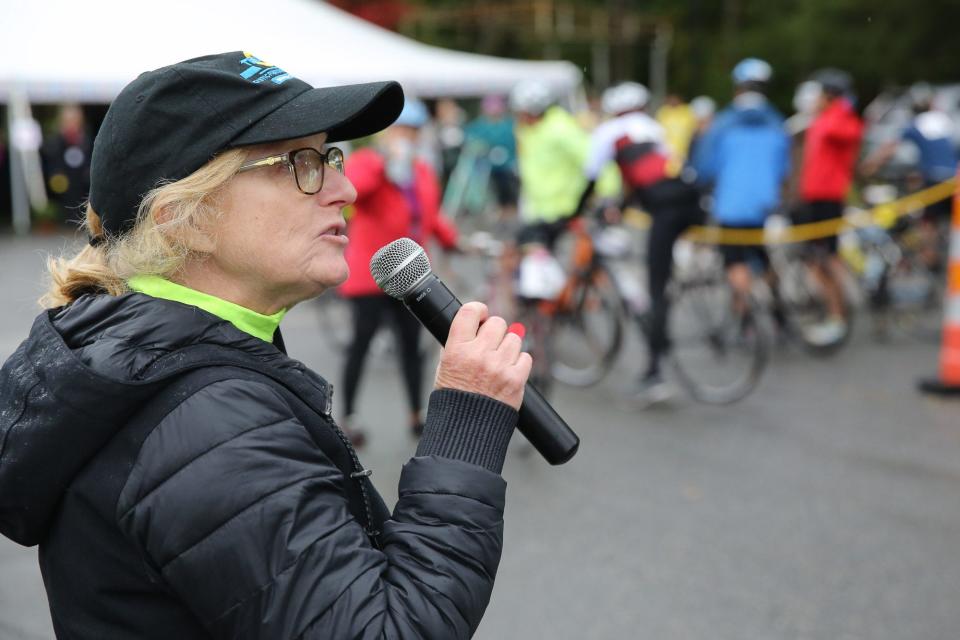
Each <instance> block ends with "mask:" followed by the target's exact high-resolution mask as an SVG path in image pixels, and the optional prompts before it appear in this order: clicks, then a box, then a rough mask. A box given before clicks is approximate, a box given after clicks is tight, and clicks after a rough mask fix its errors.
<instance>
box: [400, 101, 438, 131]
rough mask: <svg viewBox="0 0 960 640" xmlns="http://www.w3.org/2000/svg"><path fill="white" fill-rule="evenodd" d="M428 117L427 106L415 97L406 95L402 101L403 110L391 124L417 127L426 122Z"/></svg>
mask: <svg viewBox="0 0 960 640" xmlns="http://www.w3.org/2000/svg"><path fill="white" fill-rule="evenodd" d="M429 119H430V113H429V112H428V111H427V106H426V105H425V104H423V103H422V102H420V101H419V100H417V99H416V98H409V97H408V98H407V99H406V101H405V102H404V103H403V111H401V112H400V115H399V116H397V119H396V120H395V121H394V123H393V124H394V125H399V126H401V127H413V128H414V129H419V128H420V127H422V126H423V125H425V124H427V121H428V120H429Z"/></svg>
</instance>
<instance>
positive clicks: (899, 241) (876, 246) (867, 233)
mask: <svg viewBox="0 0 960 640" xmlns="http://www.w3.org/2000/svg"><path fill="white" fill-rule="evenodd" d="M855 233H856V236H855V237H856V239H857V242H858V248H859V250H860V252H861V254H862V258H861V262H862V266H861V269H860V273H861V285H862V287H863V289H864V292H865V294H866V297H867V300H868V304H869V309H870V311H871V315H872V318H873V334H874V337H875V338H876V339H877V340H886V339H888V338H889V337H890V330H891V329H893V330H894V331H895V332H898V333H900V334H902V335H905V336H908V337H910V338H913V339H918V340H923V341H928V342H934V341H937V340H939V339H940V328H941V320H942V314H941V313H940V308H941V305H942V301H943V287H944V283H943V278H942V274H941V273H939V272H938V271H937V270H936V269H935V268H932V267H931V266H930V265H929V264H927V260H926V258H925V255H924V254H925V253H926V250H925V246H924V245H925V240H924V238H923V237H922V235H921V233H920V232H919V230H918V229H917V219H916V217H914V216H906V217H903V218H900V219H899V220H898V221H897V223H896V224H894V225H893V226H892V227H891V228H889V229H886V228H884V227H883V226H881V225H878V224H872V223H871V224H868V225H864V226H860V227H857V229H856V232H855Z"/></svg>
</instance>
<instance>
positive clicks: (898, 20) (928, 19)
mask: <svg viewBox="0 0 960 640" xmlns="http://www.w3.org/2000/svg"><path fill="white" fill-rule="evenodd" d="M569 2H570V3H571V4H577V5H583V6H591V7H602V8H606V9H608V10H610V11H617V10H625V11H631V12H636V13H638V14H641V15H642V16H644V17H645V18H648V19H657V18H661V19H666V20H668V21H669V22H670V23H671V24H672V25H673V28H674V36H673V44H672V47H671V50H670V69H669V78H670V85H671V89H672V90H674V91H678V92H680V93H681V94H683V95H685V96H687V97H692V96H693V95H697V94H701V93H706V94H709V95H712V96H713V97H715V98H717V99H718V100H720V101H725V100H727V99H729V98H730V95H731V87H730V82H729V72H730V69H731V68H732V66H733V65H734V64H736V62H737V61H738V60H740V59H741V58H744V57H746V56H756V57H760V58H764V59H766V60H767V61H769V62H770V63H771V64H772V65H773V67H774V72H775V78H774V82H773V86H772V87H771V94H772V97H773V98H774V100H775V102H777V103H778V104H779V105H780V106H781V107H783V108H784V109H789V107H790V100H791V97H792V95H793V91H794V88H795V87H796V85H797V84H798V83H799V82H801V81H802V80H803V79H804V78H806V77H807V76H808V75H809V74H810V73H811V72H813V71H815V70H816V69H819V68H822V67H827V66H832V67H839V68H842V69H846V70H847V71H849V72H850V73H852V74H853V77H854V78H855V80H856V85H857V91H858V93H859V95H860V97H861V99H862V100H863V101H866V100H869V99H870V98H872V97H873V96H874V95H876V93H877V92H879V91H881V90H883V89H884V88H886V87H887V86H890V85H908V84H911V83H913V82H915V81H917V80H927V81H930V82H956V81H960V70H958V68H957V64H956V62H955V59H956V54H955V52H954V47H953V40H954V37H955V36H954V32H955V31H956V30H957V29H958V28H960V1H958V0H647V1H645V2H639V1H635V0H569ZM558 3H559V1H558ZM413 4H419V5H423V6H424V8H429V7H439V6H446V7H451V6H457V5H460V6H463V5H465V4H471V3H470V2H465V1H464V0H419V2H415V3H413ZM436 35H437V38H436V39H435V40H434V42H435V43H436V44H440V45H445V46H457V47H459V48H468V49H469V48H472V47H471V46H470V45H469V44H468V43H466V42H465V41H464V31H463V30H462V29H461V30H460V31H459V32H458V36H457V38H456V39H457V40H458V41H457V42H453V41H451V40H452V39H453V38H450V37H444V34H442V33H440V32H438V33H437V34H436ZM448 36H449V34H448ZM485 42H486V45H487V47H485V49H486V50H485V52H487V53H495V54H498V55H505V56H522V55H527V56H532V57H536V56H538V55H542V54H543V48H542V47H538V46H536V45H535V43H532V42H530V41H523V40H522V39H521V40H519V41H518V38H517V37H516V35H504V36H503V37H500V38H497V37H491V36H489V34H488V35H487V38H486V41H485ZM557 50H558V52H559V53H560V54H561V55H562V56H563V57H565V58H567V59H570V60H573V61H574V62H575V63H577V64H578V65H579V66H581V67H586V68H587V70H588V73H589V60H590V51H589V47H588V46H584V45H583V44H573V43H568V44H560V45H558V46H557ZM627 53H628V55H629V56H630V57H631V60H630V62H631V64H628V65H625V66H623V67H621V68H626V69H632V70H633V71H634V74H635V75H636V76H637V78H636V79H639V80H641V81H648V80H649V79H648V78H647V77H646V74H647V69H648V61H649V42H644V41H640V42H637V43H635V44H634V46H632V47H630V48H629V49H628V50H627ZM616 79H619V78H616Z"/></svg>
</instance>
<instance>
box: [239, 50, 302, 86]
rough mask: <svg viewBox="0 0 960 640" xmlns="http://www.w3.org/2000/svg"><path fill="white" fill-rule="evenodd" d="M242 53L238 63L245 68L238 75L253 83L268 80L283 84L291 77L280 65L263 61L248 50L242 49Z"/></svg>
mask: <svg viewBox="0 0 960 640" xmlns="http://www.w3.org/2000/svg"><path fill="white" fill-rule="evenodd" d="M243 55H244V56H245V57H244V58H242V59H241V60H240V64H242V65H245V66H246V67H247V68H246V69H244V70H243V71H242V72H241V73H240V76H241V77H242V78H244V79H245V80H249V81H250V82H252V83H254V84H260V83H261V82H267V81H268V80H269V81H270V82H272V83H274V84H283V83H284V82H286V81H287V80H289V79H290V78H292V77H293V76H291V75H290V74H289V73H287V72H286V71H284V70H283V69H281V68H280V67H277V66H276V65H272V64H270V63H269V62H264V61H263V60H261V59H260V58H258V57H257V56H255V55H253V54H252V53H250V52H249V51H244V52H243Z"/></svg>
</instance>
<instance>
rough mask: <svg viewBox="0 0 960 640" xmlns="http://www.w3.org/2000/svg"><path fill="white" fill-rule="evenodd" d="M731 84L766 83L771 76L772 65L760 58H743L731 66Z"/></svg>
mask: <svg viewBox="0 0 960 640" xmlns="http://www.w3.org/2000/svg"><path fill="white" fill-rule="evenodd" d="M731 75H732V76H733V84H735V85H743V84H766V83H767V82H770V78H772V77H773V67H771V66H770V64H769V63H767V62H765V61H764V60H761V59H760V58H745V59H743V60H741V61H740V62H738V63H737V66H735V67H734V68H733V73H732V74H731Z"/></svg>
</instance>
